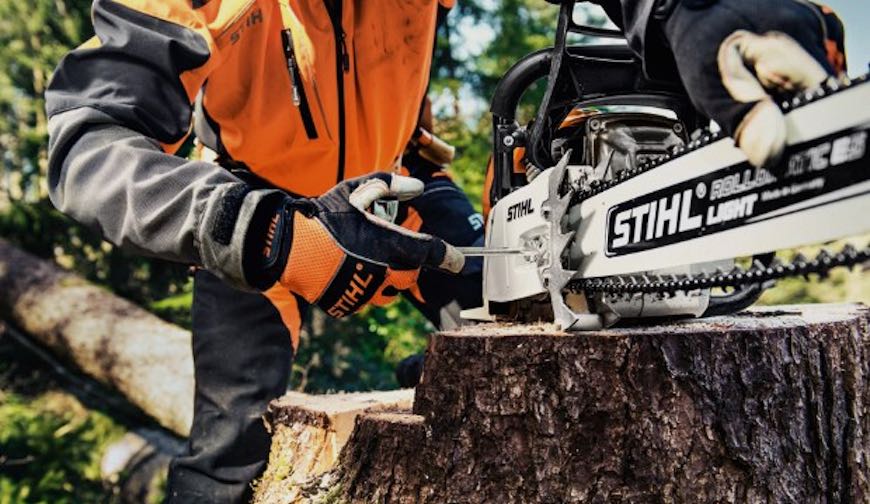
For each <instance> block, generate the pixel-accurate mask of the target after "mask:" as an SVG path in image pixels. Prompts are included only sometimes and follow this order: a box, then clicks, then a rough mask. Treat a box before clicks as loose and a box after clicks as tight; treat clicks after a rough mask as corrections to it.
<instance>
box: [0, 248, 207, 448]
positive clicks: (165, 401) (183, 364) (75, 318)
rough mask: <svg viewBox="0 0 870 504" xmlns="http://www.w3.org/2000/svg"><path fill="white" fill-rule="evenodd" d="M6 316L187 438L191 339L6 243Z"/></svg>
mask: <svg viewBox="0 0 870 504" xmlns="http://www.w3.org/2000/svg"><path fill="white" fill-rule="evenodd" d="M0 314H2V315H3V316H4V317H5V318H7V320H9V321H10V322H12V323H14V324H15V325H16V326H18V327H19V328H21V329H22V330H23V331H24V332H26V333H27V334H29V335H30V336H32V337H33V338H35V339H36V340H37V341H39V342H40V343H41V344H42V345H44V346H45V347H47V348H49V349H50V350H52V352H53V353H55V354H56V355H59V356H61V357H62V358H64V359H66V360H68V361H71V362H73V363H74V364H75V365H76V366H77V367H78V368H80V369H81V370H82V371H83V372H84V373H86V374H88V375H90V376H91V377H93V378H95V379H96V380H98V381H99V382H101V383H103V384H105V385H108V386H110V387H113V388H115V389H117V390H118V391H120V392H121V393H122V394H123V395H124V396H125V397H127V399H129V400H130V402H132V403H133V404H135V405H136V406H138V407H139V408H140V409H142V410H143V411H144V412H145V413H147V414H149V415H151V416H152V417H154V418H155V419H156V420H157V421H158V422H159V423H160V424H161V425H163V426H164V427H166V428H168V429H170V430H172V431H174V432H175V433H177V434H180V435H182V436H186V435H187V434H188V432H189V429H190V422H191V418H192V416H193V387H194V383H193V358H192V354H191V346H190V333H189V332H188V331H185V330H183V329H181V328H179V327H177V326H174V325H172V324H169V323H168V322H165V321H163V320H161V319H159V318H157V317H156V316H154V315H152V314H150V313H148V312H147V311H145V310H143V309H141V308H139V307H138V306H136V305H134V304H133V303H131V302H129V301H126V300H124V299H121V298H119V297H118V296H115V295H114V294H112V293H111V292H109V291H107V290H105V289H103V288H100V287H98V286H96V285H93V284H90V283H88V282H86V281H85V280H83V279H82V278H80V277H78V276H76V275H74V274H72V273H69V272H67V271H64V270H62V269H61V268H59V267H57V266H56V265H55V264H53V263H51V262H49V261H45V260H42V259H39V258H37V257H34V256H32V255H30V254H28V253H26V252H23V251H21V250H19V249H17V248H16V247H14V246H12V245H10V244H9V243H8V242H6V241H4V240H2V239H0Z"/></svg>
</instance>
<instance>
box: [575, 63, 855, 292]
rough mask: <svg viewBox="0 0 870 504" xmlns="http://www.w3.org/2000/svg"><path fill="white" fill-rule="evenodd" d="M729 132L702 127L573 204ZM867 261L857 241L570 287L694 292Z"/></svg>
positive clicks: (816, 93)
mask: <svg viewBox="0 0 870 504" xmlns="http://www.w3.org/2000/svg"><path fill="white" fill-rule="evenodd" d="M868 75H870V74H865V75H863V76H861V77H858V78H856V79H852V80H849V79H848V78H843V79H839V80H838V79H833V78H832V79H829V80H828V81H826V82H825V83H824V84H823V85H822V86H820V87H818V88H817V89H813V90H808V91H806V92H803V93H799V94H797V95H794V96H792V97H790V98H788V99H785V100H782V101H780V102H779V106H780V108H781V109H782V110H783V112H789V111H792V110H795V109H797V108H800V107H803V106H805V105H808V104H810V103H812V102H815V101H817V100H819V99H821V98H825V97H827V96H830V95H832V94H835V93H837V92H840V91H842V90H845V89H848V88H850V87H852V86H854V85H856V84H860V83H862V82H865V81H867V80H868ZM724 137H725V134H724V133H723V132H721V131H711V130H709V129H706V128H705V129H703V130H700V133H699V134H697V135H696V138H695V139H694V140H692V141H691V142H689V143H688V144H687V145H685V146H681V147H677V148H676V149H674V152H673V153H671V154H667V155H663V156H659V157H658V158H657V159H654V160H647V161H645V162H643V163H641V164H639V165H638V166H637V167H636V168H633V169H629V170H624V171H622V172H620V173H619V174H618V175H617V176H616V177H614V178H613V179H612V180H607V181H601V180H595V181H592V182H591V183H590V185H589V187H588V188H587V189H585V190H583V191H578V192H577V193H575V194H574V195H573V197H572V204H578V203H580V202H582V201H583V200H586V199H588V198H591V197H593V196H596V195H598V194H600V193H602V192H604V191H606V190H608V189H611V188H612V187H614V186H616V185H619V184H621V183H622V182H625V181H626V180H628V179H631V178H634V177H636V176H638V175H640V174H642V173H645V172H648V171H650V170H652V169H655V168H657V167H659V166H661V165H662V164H664V163H667V162H669V161H672V160H674V159H676V158H678V157H681V156H685V155H687V154H689V153H691V152H693V151H696V150H698V149H700V148H702V147H706V146H707V145H710V144H712V143H714V142H716V141H718V140H720V139H722V138H724ZM867 261H870V246H867V247H865V248H863V249H861V250H859V249H857V248H855V247H854V246H853V245H846V246H845V247H844V248H843V249H842V250H841V251H840V252H838V253H836V254H832V253H830V252H828V251H826V250H824V249H822V250H821V251H820V252H819V253H818V254H817V255H816V257H815V258H813V259H812V260H809V259H807V258H806V257H804V256H803V255H801V254H797V255H796V256H795V257H794V258H793V260H792V261H791V262H789V263H783V262H781V261H780V260H779V259H778V258H776V257H774V259H773V260H772V261H771V263H770V264H768V265H765V264H763V263H762V262H761V261H759V260H755V261H754V262H753V264H752V266H751V267H749V268H748V269H746V268H741V267H739V266H735V267H734V269H732V270H730V271H728V272H725V271H721V270H718V271H716V272H714V273H712V274H711V273H700V274H697V275H691V274H675V275H656V274H654V273H649V274H643V273H639V274H635V275H624V276H615V277H602V278H583V279H577V280H572V281H571V282H569V283H568V285H567V289H568V290H569V291H572V292H585V293H587V294H591V293H596V292H600V293H604V294H616V295H625V294H636V293H643V294H663V295H670V294H674V293H676V292H689V291H693V290H698V289H711V288H723V289H726V288H739V287H742V286H746V285H752V284H763V283H765V282H769V281H773V280H779V279H782V278H787V277H798V276H803V277H807V276H808V275H810V274H816V275H819V276H820V277H822V278H824V277H825V276H827V274H828V272H829V271H830V270H831V269H833V268H838V267H848V268H852V267H854V266H856V265H860V264H862V263H865V262H867Z"/></svg>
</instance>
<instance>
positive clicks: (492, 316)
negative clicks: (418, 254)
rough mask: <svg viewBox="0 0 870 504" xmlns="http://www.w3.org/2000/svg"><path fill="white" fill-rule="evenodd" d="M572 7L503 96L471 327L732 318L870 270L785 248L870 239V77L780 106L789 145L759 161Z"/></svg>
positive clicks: (565, 5)
mask: <svg viewBox="0 0 870 504" xmlns="http://www.w3.org/2000/svg"><path fill="white" fill-rule="evenodd" d="M574 3H575V2H573V1H563V2H562V5H561V10H560V13H559V19H558V27H557V34H556V41H555V44H554V46H553V47H552V48H550V49H546V50H541V51H538V52H535V53H532V54H530V55H528V56H526V57H525V58H523V59H522V60H520V61H519V62H518V63H516V64H515V65H514V66H513V67H512V68H511V69H510V70H509V71H508V72H507V73H506V74H505V75H504V77H503V78H502V80H501V81H500V82H499V84H498V86H497V87H496V90H495V92H494V96H493V100H492V105H491V112H492V115H493V140H494V145H493V164H494V166H493V168H494V173H493V179H492V187H491V191H490V199H491V201H492V203H493V206H492V210H491V211H490V213H489V216H488V220H487V228H486V246H485V247H484V248H482V249H480V250H477V251H474V250H466V251H465V252H466V253H469V254H474V253H477V254H478V255H483V256H484V266H483V268H484V269H483V273H484V275H483V276H484V279H483V284H484V285H483V292H484V306H483V307H482V308H479V309H475V310H467V311H465V312H464V313H463V316H464V317H465V318H469V319H485V320H514V321H536V320H550V321H554V322H555V323H557V324H558V325H559V326H561V327H562V328H563V329H565V330H596V329H600V328H603V327H609V326H612V325H613V324H615V323H616V322H618V321H620V320H623V319H645V318H651V317H703V316H714V315H722V314H728V313H734V312H737V311H740V310H742V309H744V308H746V307H748V306H750V305H751V304H753V303H754V302H755V301H757V300H758V298H759V297H760V296H761V294H762V292H763V291H764V290H765V289H767V288H770V287H771V286H773V284H774V283H775V281H776V280H778V279H781V278H785V277H792V276H804V277H806V276H807V275H810V274H818V275H821V276H825V275H826V274H827V273H828V271H830V270H831V269H832V268H835V267H855V266H861V265H863V264H865V263H867V261H868V259H870V248H867V247H864V248H856V247H855V246H851V245H847V246H845V247H844V248H842V250H839V251H837V252H828V251H826V250H824V249H823V250H822V252H820V253H819V254H818V255H817V256H816V257H813V258H806V257H803V256H801V255H797V256H795V257H794V258H793V259H792V260H791V261H789V262H787V263H786V262H782V261H780V260H779V259H778V258H777V257H776V255H775V252H776V251H777V250H782V249H790V248H794V247H798V246H803V245H808V244H816V243H823V242H829V241H833V240H837V239H840V238H843V237H850V236H860V235H865V234H867V233H868V232H870V180H868V178H870V177H868V175H870V158H868V149H867V137H868V131H870V106H868V104H870V82H868V79H867V76H866V75H865V76H863V77H860V78H857V79H853V80H849V79H846V78H843V79H833V78H832V79H830V80H828V81H827V82H825V83H824V84H823V85H821V86H820V87H818V88H817V89H813V90H809V91H806V92H801V93H800V94H797V95H794V96H787V97H779V98H778V104H779V105H780V107H781V108H782V110H783V112H784V114H785V117H786V121H787V126H788V129H787V130H788V134H787V138H788V140H787V148H786V150H785V153H784V154H783V156H782V158H781V160H780V161H779V164H778V165H777V166H773V167H771V168H770V169H756V168H755V167H753V166H751V165H750V164H749V163H748V161H747V159H746V157H745V156H744V155H743V154H742V152H741V151H740V150H739V149H738V148H737V147H736V146H735V144H734V142H733V140H732V139H731V138H729V137H727V136H725V135H724V134H722V133H721V132H719V131H717V129H715V125H713V126H714V127H713V128H711V127H710V125H711V123H710V121H709V120H708V119H706V118H705V117H703V116H702V115H701V114H700V113H699V112H698V111H697V110H696V109H695V108H694V107H693V106H692V104H691V101H690V100H689V98H688V96H687V95H686V93H685V91H684V90H683V88H682V87H681V85H680V83H679V82H666V81H656V80H652V79H650V78H648V77H647V76H645V74H644V72H643V71H642V68H641V64H640V63H639V62H638V60H637V59H636V58H635V57H634V55H633V53H632V52H631V51H630V50H629V48H628V47H627V46H626V45H625V44H624V43H623V44H619V43H615V44H612V45H569V44H568V38H569V35H571V34H574V35H578V34H579V35H586V36H593V37H608V38H622V37H623V35H622V33H621V32H619V31H615V30H609V29H603V28H593V27H588V26H583V25H581V24H577V23H575V21H574V20H573V18H572V15H573V10H574ZM542 79H546V82H547V85H546V89H545V91H544V94H543V97H542V99H541V101H540V104H539V105H538V107H537V112H536V114H535V116H534V119H532V120H531V121H529V122H527V123H526V124H520V122H519V121H518V119H517V117H518V109H519V104H520V99H521V98H522V97H523V95H524V94H525V93H526V92H527V91H528V90H529V89H531V88H532V86H533V84H535V83H536V82H538V81H540V80H542ZM518 149H521V150H518ZM517 160H520V162H519V163H517V162H516V161H517ZM518 164H519V165H520V166H521V167H522V168H523V169H517V165H518Z"/></svg>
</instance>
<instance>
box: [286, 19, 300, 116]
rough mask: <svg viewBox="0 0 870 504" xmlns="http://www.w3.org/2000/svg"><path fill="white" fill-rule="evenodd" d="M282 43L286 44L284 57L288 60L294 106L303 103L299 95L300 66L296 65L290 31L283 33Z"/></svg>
mask: <svg viewBox="0 0 870 504" xmlns="http://www.w3.org/2000/svg"><path fill="white" fill-rule="evenodd" d="M281 41H282V42H283V43H284V57H285V58H287V71H288V72H289V73H290V86H291V88H292V90H293V105H296V106H297V107H298V106H299V104H301V103H302V96H301V95H300V93H299V79H301V76H300V75H299V65H297V64H296V51H295V50H294V49H293V35H292V34H291V33H290V30H282V31H281Z"/></svg>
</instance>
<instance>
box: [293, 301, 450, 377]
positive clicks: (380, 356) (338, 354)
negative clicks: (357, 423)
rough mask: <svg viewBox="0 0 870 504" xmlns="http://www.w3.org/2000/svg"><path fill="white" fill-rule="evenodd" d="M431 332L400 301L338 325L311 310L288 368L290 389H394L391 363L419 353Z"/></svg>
mask: <svg viewBox="0 0 870 504" xmlns="http://www.w3.org/2000/svg"><path fill="white" fill-rule="evenodd" d="M432 329H433V328H432V326H431V324H429V322H428V321H427V320H426V319H425V317H423V315H421V314H420V313H419V312H418V311H417V310H416V309H414V307H413V306H411V304H410V303H409V302H407V301H405V300H401V301H398V302H395V303H393V304H391V305H389V306H386V307H368V308H366V309H364V310H363V311H362V312H361V313H360V314H358V315H355V316H353V317H350V318H347V319H340V320H336V319H332V318H329V317H327V316H326V315H325V314H324V313H323V312H322V311H320V310H312V311H311V313H310V316H309V320H308V321H307V322H306V324H305V327H304V330H303V334H302V338H301V342H300V345H299V355H298V356H297V357H296V359H295V362H294V365H293V379H292V385H293V387H294V388H295V389H297V390H303V391H306V392H325V391H335V390H377V389H380V390H384V389H392V388H396V386H397V383H396V378H395V374H394V369H395V366H396V364H397V363H398V362H399V361H400V360H402V359H403V358H404V357H406V356H408V355H413V354H415V353H419V352H422V351H423V350H424V349H425V347H426V334H428V333H430V332H431V331H432Z"/></svg>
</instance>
